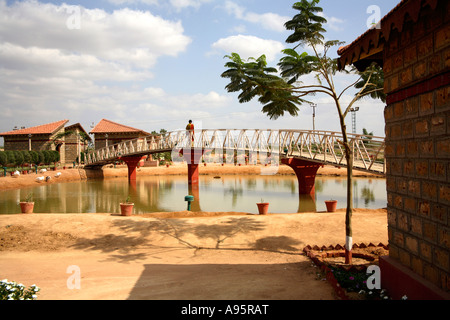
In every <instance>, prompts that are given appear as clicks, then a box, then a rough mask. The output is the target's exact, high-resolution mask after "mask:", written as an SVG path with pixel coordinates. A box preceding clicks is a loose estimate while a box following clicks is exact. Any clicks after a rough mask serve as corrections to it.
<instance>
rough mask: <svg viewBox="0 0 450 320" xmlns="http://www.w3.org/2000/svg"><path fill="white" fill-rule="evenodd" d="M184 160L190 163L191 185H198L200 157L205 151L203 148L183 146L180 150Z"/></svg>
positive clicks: (189, 178) (189, 180) (189, 176)
mask: <svg viewBox="0 0 450 320" xmlns="http://www.w3.org/2000/svg"><path fill="white" fill-rule="evenodd" d="M180 153H181V154H182V155H183V158H184V160H185V161H186V162H187V165H188V183H189V185H190V186H191V185H198V165H199V163H200V159H201V157H202V156H203V153H205V149H202V148H183V149H181V150H180Z"/></svg>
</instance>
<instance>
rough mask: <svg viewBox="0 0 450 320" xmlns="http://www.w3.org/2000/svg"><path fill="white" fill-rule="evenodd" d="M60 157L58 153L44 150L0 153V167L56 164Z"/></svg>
mask: <svg viewBox="0 0 450 320" xmlns="http://www.w3.org/2000/svg"><path fill="white" fill-rule="evenodd" d="M59 159H60V155H59V152H58V151H54V150H44V151H28V150H20V151H19V150H15V151H11V150H8V151H0V166H2V167H7V166H22V165H24V164H34V165H41V164H43V165H49V164H51V163H55V162H58V161H59Z"/></svg>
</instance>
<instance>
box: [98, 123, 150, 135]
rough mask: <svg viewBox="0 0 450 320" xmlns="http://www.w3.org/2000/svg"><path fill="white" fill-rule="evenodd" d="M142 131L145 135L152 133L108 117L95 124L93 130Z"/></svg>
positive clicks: (113, 131)
mask: <svg viewBox="0 0 450 320" xmlns="http://www.w3.org/2000/svg"><path fill="white" fill-rule="evenodd" d="M140 132H142V133H143V134H145V135H150V133H147V132H145V131H143V130H140V129H136V128H132V127H129V126H126V125H123V124H120V123H116V122H113V121H110V120H106V119H102V120H100V122H99V123H98V124H97V125H96V126H95V128H94V129H92V130H91V133H140Z"/></svg>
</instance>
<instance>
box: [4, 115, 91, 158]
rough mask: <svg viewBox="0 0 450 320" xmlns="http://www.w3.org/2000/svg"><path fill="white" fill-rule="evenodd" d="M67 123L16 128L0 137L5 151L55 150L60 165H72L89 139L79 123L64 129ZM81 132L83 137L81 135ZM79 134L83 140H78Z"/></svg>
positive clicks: (58, 122) (57, 122) (65, 121)
mask: <svg viewBox="0 0 450 320" xmlns="http://www.w3.org/2000/svg"><path fill="white" fill-rule="evenodd" d="M68 122H69V120H60V121H56V122H52V123H48V124H43V125H39V126H35V127H29V128H25V127H22V128H20V129H18V128H17V129H13V130H11V131H7V132H3V133H0V137H3V138H4V140H5V142H4V149H5V151H8V150H33V151H44V150H56V151H58V152H59V154H60V162H61V163H62V164H64V163H72V162H73V161H75V160H76V158H77V157H78V154H79V152H80V151H84V149H85V147H86V145H87V144H88V142H89V140H91V138H90V137H89V135H88V134H87V133H86V131H85V130H84V129H83V127H82V126H81V125H80V124H79V123H77V124H74V125H71V126H69V127H65V125H66V124H67V123H68ZM83 132H84V133H85V135H84V134H82V133H83ZM80 133H81V136H82V137H84V138H83V139H82V138H80ZM77 137H78V138H77Z"/></svg>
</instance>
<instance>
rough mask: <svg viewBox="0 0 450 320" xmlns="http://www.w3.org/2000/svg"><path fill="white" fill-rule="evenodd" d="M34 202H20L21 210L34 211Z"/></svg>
mask: <svg viewBox="0 0 450 320" xmlns="http://www.w3.org/2000/svg"><path fill="white" fill-rule="evenodd" d="M33 209H34V202H20V210H21V211H22V213H33Z"/></svg>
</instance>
